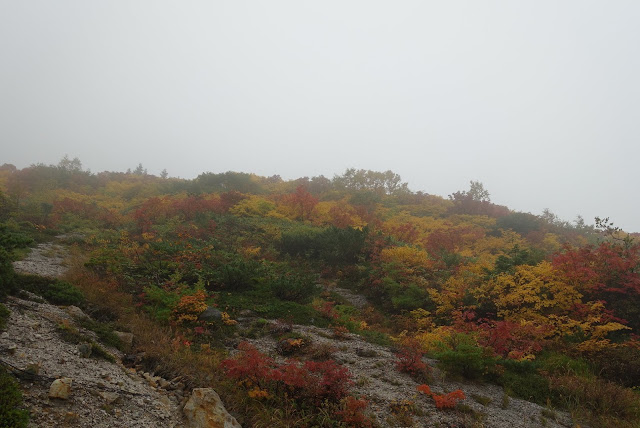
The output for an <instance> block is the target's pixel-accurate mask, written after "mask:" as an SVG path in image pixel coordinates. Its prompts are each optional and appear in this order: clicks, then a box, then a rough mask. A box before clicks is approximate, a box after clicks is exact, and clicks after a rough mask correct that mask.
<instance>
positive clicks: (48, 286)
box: [16, 274, 85, 306]
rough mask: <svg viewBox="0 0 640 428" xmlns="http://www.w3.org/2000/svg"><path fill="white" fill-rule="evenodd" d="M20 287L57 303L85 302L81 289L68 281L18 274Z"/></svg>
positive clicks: (78, 303) (74, 303)
mask: <svg viewBox="0 0 640 428" xmlns="http://www.w3.org/2000/svg"><path fill="white" fill-rule="evenodd" d="M16 285H17V287H18V288H20V289H23V290H26V291H29V292H31V293H34V294H37V295H38V296H42V297H44V298H45V299H46V300H47V301H49V302H50V303H53V304H55V305H75V306H82V305H83V304H84V302H85V299H84V296H83V294H82V292H81V291H80V290H78V289H77V288H76V287H74V286H73V285H71V284H69V283H68V282H66V281H61V280H58V279H52V278H46V277H42V276H37V275H26V274H17V275H16Z"/></svg>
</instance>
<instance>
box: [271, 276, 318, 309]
mask: <svg viewBox="0 0 640 428" xmlns="http://www.w3.org/2000/svg"><path fill="white" fill-rule="evenodd" d="M270 287H271V292H272V293H273V294H274V296H276V297H277V298H278V299H281V300H288V301H291V302H297V303H303V304H304V303H309V302H310V301H311V298H312V297H313V296H315V295H317V294H318V293H319V291H320V290H319V288H318V287H316V286H315V284H314V281H313V278H312V277H310V276H305V275H295V274H284V275H280V276H278V277H277V278H275V279H273V280H272V281H271V283H270Z"/></svg>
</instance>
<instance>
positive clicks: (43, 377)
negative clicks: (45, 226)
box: [0, 243, 239, 428]
mask: <svg viewBox="0 0 640 428" xmlns="http://www.w3.org/2000/svg"><path fill="white" fill-rule="evenodd" d="M65 256H66V251H65V250H64V247H62V246H61V245H57V244H52V243H45V244H40V245H38V247H36V248H34V249H33V250H32V251H31V253H30V254H29V256H28V257H27V258H26V259H25V260H22V261H18V262H15V264H14V268H15V270H16V271H18V272H23V273H32V274H37V275H41V276H48V277H58V276H60V275H62V274H64V272H65V270H66V268H65V266H64V258H65ZM5 306H7V308H8V309H9V310H10V312H11V314H10V317H9V320H8V322H7V329H6V330H5V331H4V332H3V333H2V334H1V335H0V360H1V361H2V362H3V363H4V365H5V366H6V367H7V368H9V369H10V370H11V371H12V372H14V373H16V374H17V377H18V378H19V379H20V384H21V386H22V393H23V398H24V402H25V405H26V406H27V407H28V408H29V410H30V413H31V420H30V423H29V426H30V427H34V428H35V427H38V428H48V427H51V428H54V427H55V428H57V427H83V428H98V427H100V428H107V427H126V428H132V427H136V428H158V427H184V426H189V427H200V426H202V427H204V426H209V425H207V418H209V419H212V418H218V419H219V420H220V421H224V420H225V419H226V420H227V423H226V424H225V425H224V426H225V427H226V426H239V425H238V424H237V422H235V419H233V418H232V417H231V416H230V415H228V413H226V411H225V410H224V407H223V406H222V404H221V402H220V400H219V398H218V397H217V395H216V394H215V392H213V390H210V389H200V390H194V391H193V395H191V396H189V391H185V390H184V389H183V387H184V385H183V384H182V383H181V382H180V380H179V379H173V380H167V379H162V378H161V377H158V376H154V375H153V374H150V373H145V372H140V371H137V370H136V369H135V368H128V367H125V366H124V365H123V364H122V359H123V356H124V355H123V354H122V353H121V352H120V351H118V350H117V349H115V348H110V347H107V346H106V345H104V344H101V343H99V339H98V338H97V336H96V334H95V333H94V332H92V331H90V330H86V329H83V328H82V327H81V326H80V325H79V323H78V320H79V319H81V318H84V317H86V315H85V314H84V313H83V312H82V310H81V309H79V308H77V307H74V306H69V307H58V306H55V305H51V304H48V303H46V302H44V301H43V300H42V299H41V298H40V297H38V296H36V295H32V294H30V293H26V292H25V293H24V294H23V295H21V298H17V297H10V298H9V300H8V301H7V302H6V304H5ZM68 331H71V332H72V333H74V334H75V335H80V336H81V337H84V338H86V339H87V340H86V341H84V342H83V343H79V344H75V343H69V342H68V341H65V340H63V339H62V336H63V334H64V333H65V332H68ZM124 338H125V340H127V335H126V334H124ZM128 339H129V340H131V336H129V337H128ZM90 343H93V344H95V345H97V346H98V347H100V348H102V349H104V350H105V351H106V353H108V354H109V355H111V357H112V358H109V357H106V358H109V359H111V360H112V361H108V359H105V357H104V356H103V357H102V358H100V356H101V355H102V352H97V353H96V352H95V351H94V349H93V348H92V347H91V345H90ZM94 354H97V355H94ZM207 401H208V403H207ZM185 406H186V409H185ZM205 406H208V407H209V408H207V409H204V407H205ZM234 422H235V425H234ZM223 423H224V422H223ZM212 426H218V425H212ZM219 426H221V427H222V426H223V425H219Z"/></svg>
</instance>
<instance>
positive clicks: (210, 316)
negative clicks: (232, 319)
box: [198, 306, 222, 321]
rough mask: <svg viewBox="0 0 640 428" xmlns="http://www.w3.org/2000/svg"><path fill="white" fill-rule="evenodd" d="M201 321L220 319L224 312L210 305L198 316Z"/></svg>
mask: <svg viewBox="0 0 640 428" xmlns="http://www.w3.org/2000/svg"><path fill="white" fill-rule="evenodd" d="M198 319H199V320H200V321H220V320H221V319H222V312H220V311H219V310H217V309H216V308H214V307H213V306H209V307H208V308H207V309H206V310H205V311H204V312H203V313H201V314H200V316H198Z"/></svg>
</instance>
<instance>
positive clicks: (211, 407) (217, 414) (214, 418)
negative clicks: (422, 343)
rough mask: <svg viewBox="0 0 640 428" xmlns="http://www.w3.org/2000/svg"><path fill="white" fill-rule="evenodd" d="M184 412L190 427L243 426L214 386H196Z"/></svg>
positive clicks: (223, 427)
mask: <svg viewBox="0 0 640 428" xmlns="http://www.w3.org/2000/svg"><path fill="white" fill-rule="evenodd" d="M183 412H184V415H185V416H186V417H187V421H188V424H187V426H188V427H190V428H241V425H240V424H239V423H238V421H236V419H235V418H234V417H233V416H231V415H230V414H229V412H227V409H225V408H224V405H223V404H222V401H221V400H220V397H219V396H218V394H217V393H216V392H215V391H214V390H213V389H212V388H195V389H194V390H193V392H192V393H191V397H190V398H189V400H188V401H187V404H185V405H184V408H183Z"/></svg>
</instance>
